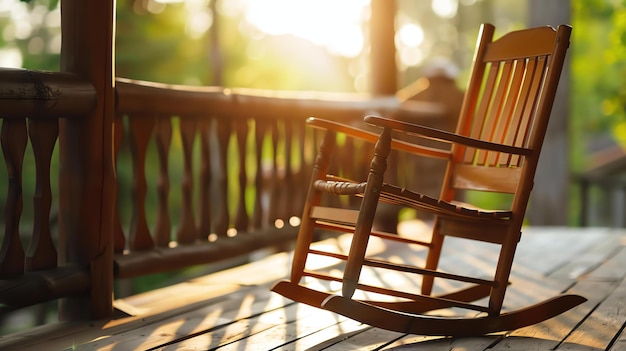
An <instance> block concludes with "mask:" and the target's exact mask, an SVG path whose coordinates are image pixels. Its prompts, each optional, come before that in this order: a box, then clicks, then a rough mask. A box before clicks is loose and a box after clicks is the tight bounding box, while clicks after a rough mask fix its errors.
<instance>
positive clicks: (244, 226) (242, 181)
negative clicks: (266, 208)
mask: <svg viewBox="0 0 626 351" xmlns="http://www.w3.org/2000/svg"><path fill="white" fill-rule="evenodd" d="M248 130H249V128H248V121H247V120H245V119H244V120H241V121H238V122H235V136H236V138H237V147H238V158H239V176H238V178H239V200H238V204H237V210H236V214H235V229H237V231H238V232H241V231H247V230H248V224H249V223H250V219H249V217H248V211H247V210H246V188H247V185H248V175H247V172H246V154H247V150H246V145H247V141H248Z"/></svg>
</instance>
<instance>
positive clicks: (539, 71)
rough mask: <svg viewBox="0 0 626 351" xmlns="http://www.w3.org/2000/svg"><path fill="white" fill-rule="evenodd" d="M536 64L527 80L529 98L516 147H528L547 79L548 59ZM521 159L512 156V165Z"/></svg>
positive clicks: (526, 100) (539, 60) (525, 104)
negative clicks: (540, 95)
mask: <svg viewBox="0 0 626 351" xmlns="http://www.w3.org/2000/svg"><path fill="white" fill-rule="evenodd" d="M533 60H534V61H535V62H536V63H535V64H536V67H535V69H534V70H533V72H530V71H529V72H528V73H527V77H528V78H527V79H528V80H530V82H529V91H528V96H527V98H526V99H525V101H524V112H523V114H522V118H521V120H520V124H519V127H518V128H519V130H520V132H521V133H519V132H518V133H517V134H516V136H515V139H514V141H513V145H514V146H520V147H522V146H526V142H527V140H528V136H529V135H530V126H531V123H533V119H534V117H535V116H534V115H535V110H536V106H537V100H538V99H539V92H540V90H541V87H542V85H543V79H544V77H545V67H546V62H547V60H546V58H545V57H539V58H536V59H533ZM520 161H521V158H520V157H519V156H518V155H512V156H511V161H510V164H511V165H518V164H519V162H520Z"/></svg>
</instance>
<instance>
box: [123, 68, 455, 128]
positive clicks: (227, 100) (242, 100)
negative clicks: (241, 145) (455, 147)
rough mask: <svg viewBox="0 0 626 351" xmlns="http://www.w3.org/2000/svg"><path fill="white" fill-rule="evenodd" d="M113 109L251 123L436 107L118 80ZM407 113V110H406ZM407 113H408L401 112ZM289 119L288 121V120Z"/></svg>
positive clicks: (426, 112)
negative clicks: (236, 118)
mask: <svg viewBox="0 0 626 351" xmlns="http://www.w3.org/2000/svg"><path fill="white" fill-rule="evenodd" d="M116 91H117V110H118V112H120V113H137V114H143V115H204V114H207V113H210V114H229V115H232V114H238V115H247V114H253V115H254V117H255V118H264V117H267V118H275V117H276V116H278V115H279V116H281V117H283V118H290V117H293V118H308V117H310V116H313V115H315V116H324V115H328V114H331V113H332V114H333V115H338V112H340V113H339V115H341V117H342V118H348V119H352V118H355V117H356V118H361V117H362V116H363V115H364V114H365V113H372V112H377V113H385V114H392V113H393V114H402V113H418V114H421V115H422V116H437V115H441V114H442V113H444V109H443V108H442V107H441V106H440V104H437V103H431V102H421V101H419V102H417V101H412V104H410V106H409V105H407V104H406V103H405V102H402V101H401V100H400V99H398V98H397V97H396V96H394V95H390V96H381V97H377V96H371V95H369V94H360V93H334V92H313V91H281V90H264V89H250V88H224V87H218V86H203V87H197V86H185V85H171V84H162V83H154V82H146V81H138V80H131V79H126V78H117V80H116ZM407 108H408V109H407ZM405 110H406V111H405ZM286 114H288V116H287V115H286Z"/></svg>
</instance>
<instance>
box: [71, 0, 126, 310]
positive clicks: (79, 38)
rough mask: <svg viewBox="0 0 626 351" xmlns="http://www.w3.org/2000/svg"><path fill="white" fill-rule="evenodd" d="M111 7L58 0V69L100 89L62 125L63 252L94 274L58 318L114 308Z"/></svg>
mask: <svg viewBox="0 0 626 351" xmlns="http://www.w3.org/2000/svg"><path fill="white" fill-rule="evenodd" d="M114 13H115V0H62V1H61V21H62V22H61V28H62V35H63V43H62V47H61V71H63V72H70V73H73V74H76V75H78V76H79V77H81V78H83V79H85V80H86V81H88V82H90V83H91V84H92V85H93V87H94V88H95V90H96V92H97V104H96V106H95V108H94V109H93V111H92V112H91V113H90V114H88V115H85V116H81V117H78V118H68V119H64V118H62V119H61V121H60V126H59V127H60V130H59V158H60V177H59V178H60V180H59V235H60V236H62V238H61V240H60V242H61V243H63V245H62V247H59V260H60V264H72V265H78V266H81V267H85V268H86V269H88V270H89V274H90V279H91V282H90V286H91V290H90V293H89V295H88V296H78V297H75V298H69V299H65V300H63V301H62V302H61V304H60V315H61V319H83V318H85V319H97V318H106V317H110V316H112V314H113V307H112V306H113V305H112V302H113V236H112V218H113V216H112V214H113V212H112V211H113V194H112V193H113V189H114V187H113V185H114V173H113V172H114V168H113V157H112V137H113V117H114V76H115V75H114V68H113V67H114V66H113V57H114V53H113V48H114V46H113V40H114V39H113V38H114V33H115V16H114Z"/></svg>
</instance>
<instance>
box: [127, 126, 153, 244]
mask: <svg viewBox="0 0 626 351" xmlns="http://www.w3.org/2000/svg"><path fill="white" fill-rule="evenodd" d="M129 127H130V151H131V156H132V159H133V186H132V189H133V191H132V196H133V200H132V203H133V214H132V218H131V222H130V223H131V224H130V234H129V243H128V244H129V247H130V249H131V250H145V249H149V248H151V247H153V246H154V243H153V241H152V237H151V236H150V229H148V222H147V220H146V206H145V204H146V192H147V185H146V172H145V164H146V153H147V149H148V142H149V141H150V137H151V136H152V129H153V128H154V118H152V117H146V116H133V118H130V119H129Z"/></svg>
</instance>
